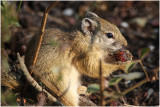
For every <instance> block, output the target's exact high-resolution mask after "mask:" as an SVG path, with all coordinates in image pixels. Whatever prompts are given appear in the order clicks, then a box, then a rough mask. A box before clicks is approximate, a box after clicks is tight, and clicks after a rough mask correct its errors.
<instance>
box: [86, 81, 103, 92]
mask: <svg viewBox="0 0 160 107" xmlns="http://www.w3.org/2000/svg"><path fill="white" fill-rule="evenodd" d="M99 90H100V86H99V84H96V83H94V84H90V85H88V87H87V92H97V91H99Z"/></svg>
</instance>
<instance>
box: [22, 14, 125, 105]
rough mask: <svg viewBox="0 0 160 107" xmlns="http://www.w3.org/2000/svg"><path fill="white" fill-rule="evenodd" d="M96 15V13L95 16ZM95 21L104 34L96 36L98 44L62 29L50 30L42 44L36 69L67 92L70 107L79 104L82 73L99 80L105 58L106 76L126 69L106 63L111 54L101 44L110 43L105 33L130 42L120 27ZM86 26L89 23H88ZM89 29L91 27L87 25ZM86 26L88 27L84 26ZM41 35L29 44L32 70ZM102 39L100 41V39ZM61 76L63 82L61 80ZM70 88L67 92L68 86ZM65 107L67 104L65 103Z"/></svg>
mask: <svg viewBox="0 0 160 107" xmlns="http://www.w3.org/2000/svg"><path fill="white" fill-rule="evenodd" d="M91 16H92V14H91ZM94 18H95V20H98V21H99V22H100V25H101V26H100V31H98V33H97V34H95V42H93V43H91V38H92V37H91V36H90V35H89V36H88V35H86V34H89V33H90V32H87V33H86V34H85V33H84V32H83V31H81V30H78V29H77V30H74V31H72V32H64V31H62V30H60V29H53V28H50V29H46V30H45V33H44V37H43V41H42V46H41V48H40V52H39V55H38V59H37V62H36V66H35V68H36V69H37V71H39V72H40V73H41V75H42V76H44V77H45V78H46V79H47V80H48V81H49V82H51V83H52V84H53V85H54V86H55V87H57V88H58V89H59V91H60V92H61V93H63V92H64V91H66V90H67V92H66V93H65V94H64V95H63V96H62V97H63V98H64V99H66V101H67V102H69V103H70V105H68V106H77V105H78V93H77V88H78V86H79V85H80V79H79V76H80V74H84V75H88V76H90V77H95V78H98V77H99V59H102V71H103V74H104V76H109V75H110V74H111V73H112V72H114V71H115V70H118V69H124V68H125V64H124V63H123V64H119V65H118V64H113V63H114V61H110V62H107V63H106V62H105V60H107V59H106V58H109V59H110V57H105V58H104V56H106V55H107V54H108V51H107V50H104V49H103V48H102V47H103V45H105V44H103V43H102V45H99V42H98V41H99V40H100V39H101V40H102V41H104V43H107V41H105V40H104V39H103V38H105V37H101V35H104V34H103V33H104V30H107V31H112V32H114V35H115V37H114V39H113V41H116V42H117V41H118V42H119V43H121V44H122V45H124V46H126V45H127V41H126V40H125V38H124V37H123V36H122V34H121V33H120V31H119V30H118V28H117V27H116V26H115V25H113V24H111V23H109V22H107V21H105V20H103V19H101V18H99V17H94ZM84 23H85V22H84ZM86 26H87V24H86ZM84 27H85V26H84ZM39 36H40V35H39V34H36V35H35V36H34V37H33V38H32V39H31V41H30V42H29V44H28V47H27V50H26V54H25V63H26V65H27V67H28V68H30V67H31V66H32V63H33V55H34V54H35V48H36V46H37V44H38V43H37V42H38V38H39ZM99 36H100V39H96V38H99ZM51 40H53V41H54V42H58V44H57V45H55V46H53V45H50V41H51ZM60 74H61V76H62V79H61V80H58V78H59V75H60ZM68 86H69V88H68V89H67V87H68ZM62 103H64V105H67V104H66V103H65V102H63V101H62Z"/></svg>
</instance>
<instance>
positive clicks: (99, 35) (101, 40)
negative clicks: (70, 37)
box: [81, 12, 127, 52]
mask: <svg viewBox="0 0 160 107" xmlns="http://www.w3.org/2000/svg"><path fill="white" fill-rule="evenodd" d="M81 29H82V31H83V33H84V34H85V36H88V37H89V38H90V40H91V43H93V45H94V44H97V45H98V46H99V47H100V48H101V49H103V50H105V51H109V52H114V51H117V50H119V49H121V48H122V46H127V41H126V39H125V38H124V37H123V35H122V34H121V32H120V31H119V29H118V28H117V27H116V26H115V25H114V24H111V23H110V22H108V21H106V20H104V19H102V18H100V17H98V16H97V15H96V14H95V13H92V12H88V13H87V15H86V18H84V19H83V20H82V24H81Z"/></svg>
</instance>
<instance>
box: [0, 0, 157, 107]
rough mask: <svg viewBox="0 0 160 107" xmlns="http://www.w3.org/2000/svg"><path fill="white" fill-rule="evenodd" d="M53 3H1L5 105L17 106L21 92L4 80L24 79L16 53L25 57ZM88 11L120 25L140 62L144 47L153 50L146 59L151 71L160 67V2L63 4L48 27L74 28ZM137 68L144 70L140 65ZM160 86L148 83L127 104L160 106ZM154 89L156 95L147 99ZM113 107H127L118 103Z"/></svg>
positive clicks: (3, 96)
mask: <svg viewBox="0 0 160 107" xmlns="http://www.w3.org/2000/svg"><path fill="white" fill-rule="evenodd" d="M50 4H51V2H42V1H35V2H33V1H20V2H9V1H1V57H2V67H1V70H2V75H1V76H2V87H1V89H2V90H1V96H2V100H1V103H2V105H17V101H16V100H15V99H16V98H17V93H19V92H18V91H14V88H15V87H12V86H10V88H8V87H6V86H8V84H6V83H5V82H3V81H9V82H11V83H12V82H13V81H12V80H16V81H18V80H17V79H20V78H21V75H22V73H21V72H20V71H19V70H17V67H15V66H16V65H15V64H16V63H17V57H16V53H17V52H19V53H20V54H21V56H22V55H24V53H25V50H26V45H27V43H28V41H29V40H30V38H31V37H32V36H33V35H34V34H35V33H36V32H38V30H39V29H40V26H41V20H42V16H43V12H44V11H45V9H46V7H48V6H49V5H50ZM88 11H92V12H94V13H96V14H97V15H98V16H99V17H101V18H103V19H106V20H108V21H109V22H111V23H113V24H115V25H117V27H118V28H119V29H120V31H121V33H122V34H123V35H124V37H125V38H126V39H127V41H128V47H127V49H128V50H130V51H131V53H132V54H133V56H134V57H133V59H138V52H139V50H140V49H141V48H149V49H150V52H149V54H148V55H147V57H146V58H145V59H144V60H143V64H144V66H145V69H146V70H147V71H148V72H149V71H150V70H152V69H154V68H156V67H158V66H159V1H90V2H87V1H66V2H62V1H61V2H59V3H58V5H56V6H55V7H54V8H53V9H52V11H51V12H50V13H49V15H48V19H47V24H46V28H50V27H63V28H65V29H69V28H73V27H74V26H77V25H78V24H80V22H81V20H82V19H83V18H84V17H85V14H86V12H88ZM134 69H135V70H134V71H142V68H141V67H140V66H138V65H137V66H136V67H135V68H134ZM9 73H10V74H13V75H16V78H8V77H7V76H8V74H9ZM4 77H5V79H4ZM83 80H84V81H85V82H84V83H83V85H88V84H89V83H90V82H97V80H92V79H90V78H89V79H86V78H84V79H83ZM138 81H139V80H134V81H132V83H131V84H130V85H127V86H123V87H121V84H120V89H121V90H123V88H128V87H131V86H133V85H134V84H135V83H137V82H138ZM122 82H123V81H122ZM158 83H159V81H156V82H153V83H146V84H144V85H143V86H142V87H139V89H137V90H135V91H134V92H131V93H129V94H127V95H126V96H125V98H126V99H127V103H129V104H132V105H143V106H146V105H148V106H149V105H152V106H154V105H159V93H158V92H159V84H158ZM12 84H14V85H15V86H16V85H18V84H17V83H12ZM122 84H123V83H122ZM150 89H152V90H153V92H152V94H151V95H150V96H149V98H147V96H148V94H149V92H148V90H150ZM146 98H147V99H146ZM90 99H91V100H92V101H94V102H95V103H97V102H98V98H95V99H94V98H93V96H91V97H90ZM110 105H115V106H116V105H123V104H122V103H121V102H120V101H117V102H114V103H113V104H112V103H111V104H110Z"/></svg>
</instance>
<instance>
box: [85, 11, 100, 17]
mask: <svg viewBox="0 0 160 107" xmlns="http://www.w3.org/2000/svg"><path fill="white" fill-rule="evenodd" d="M86 17H98V15H96V14H95V13H93V12H87V14H86Z"/></svg>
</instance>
